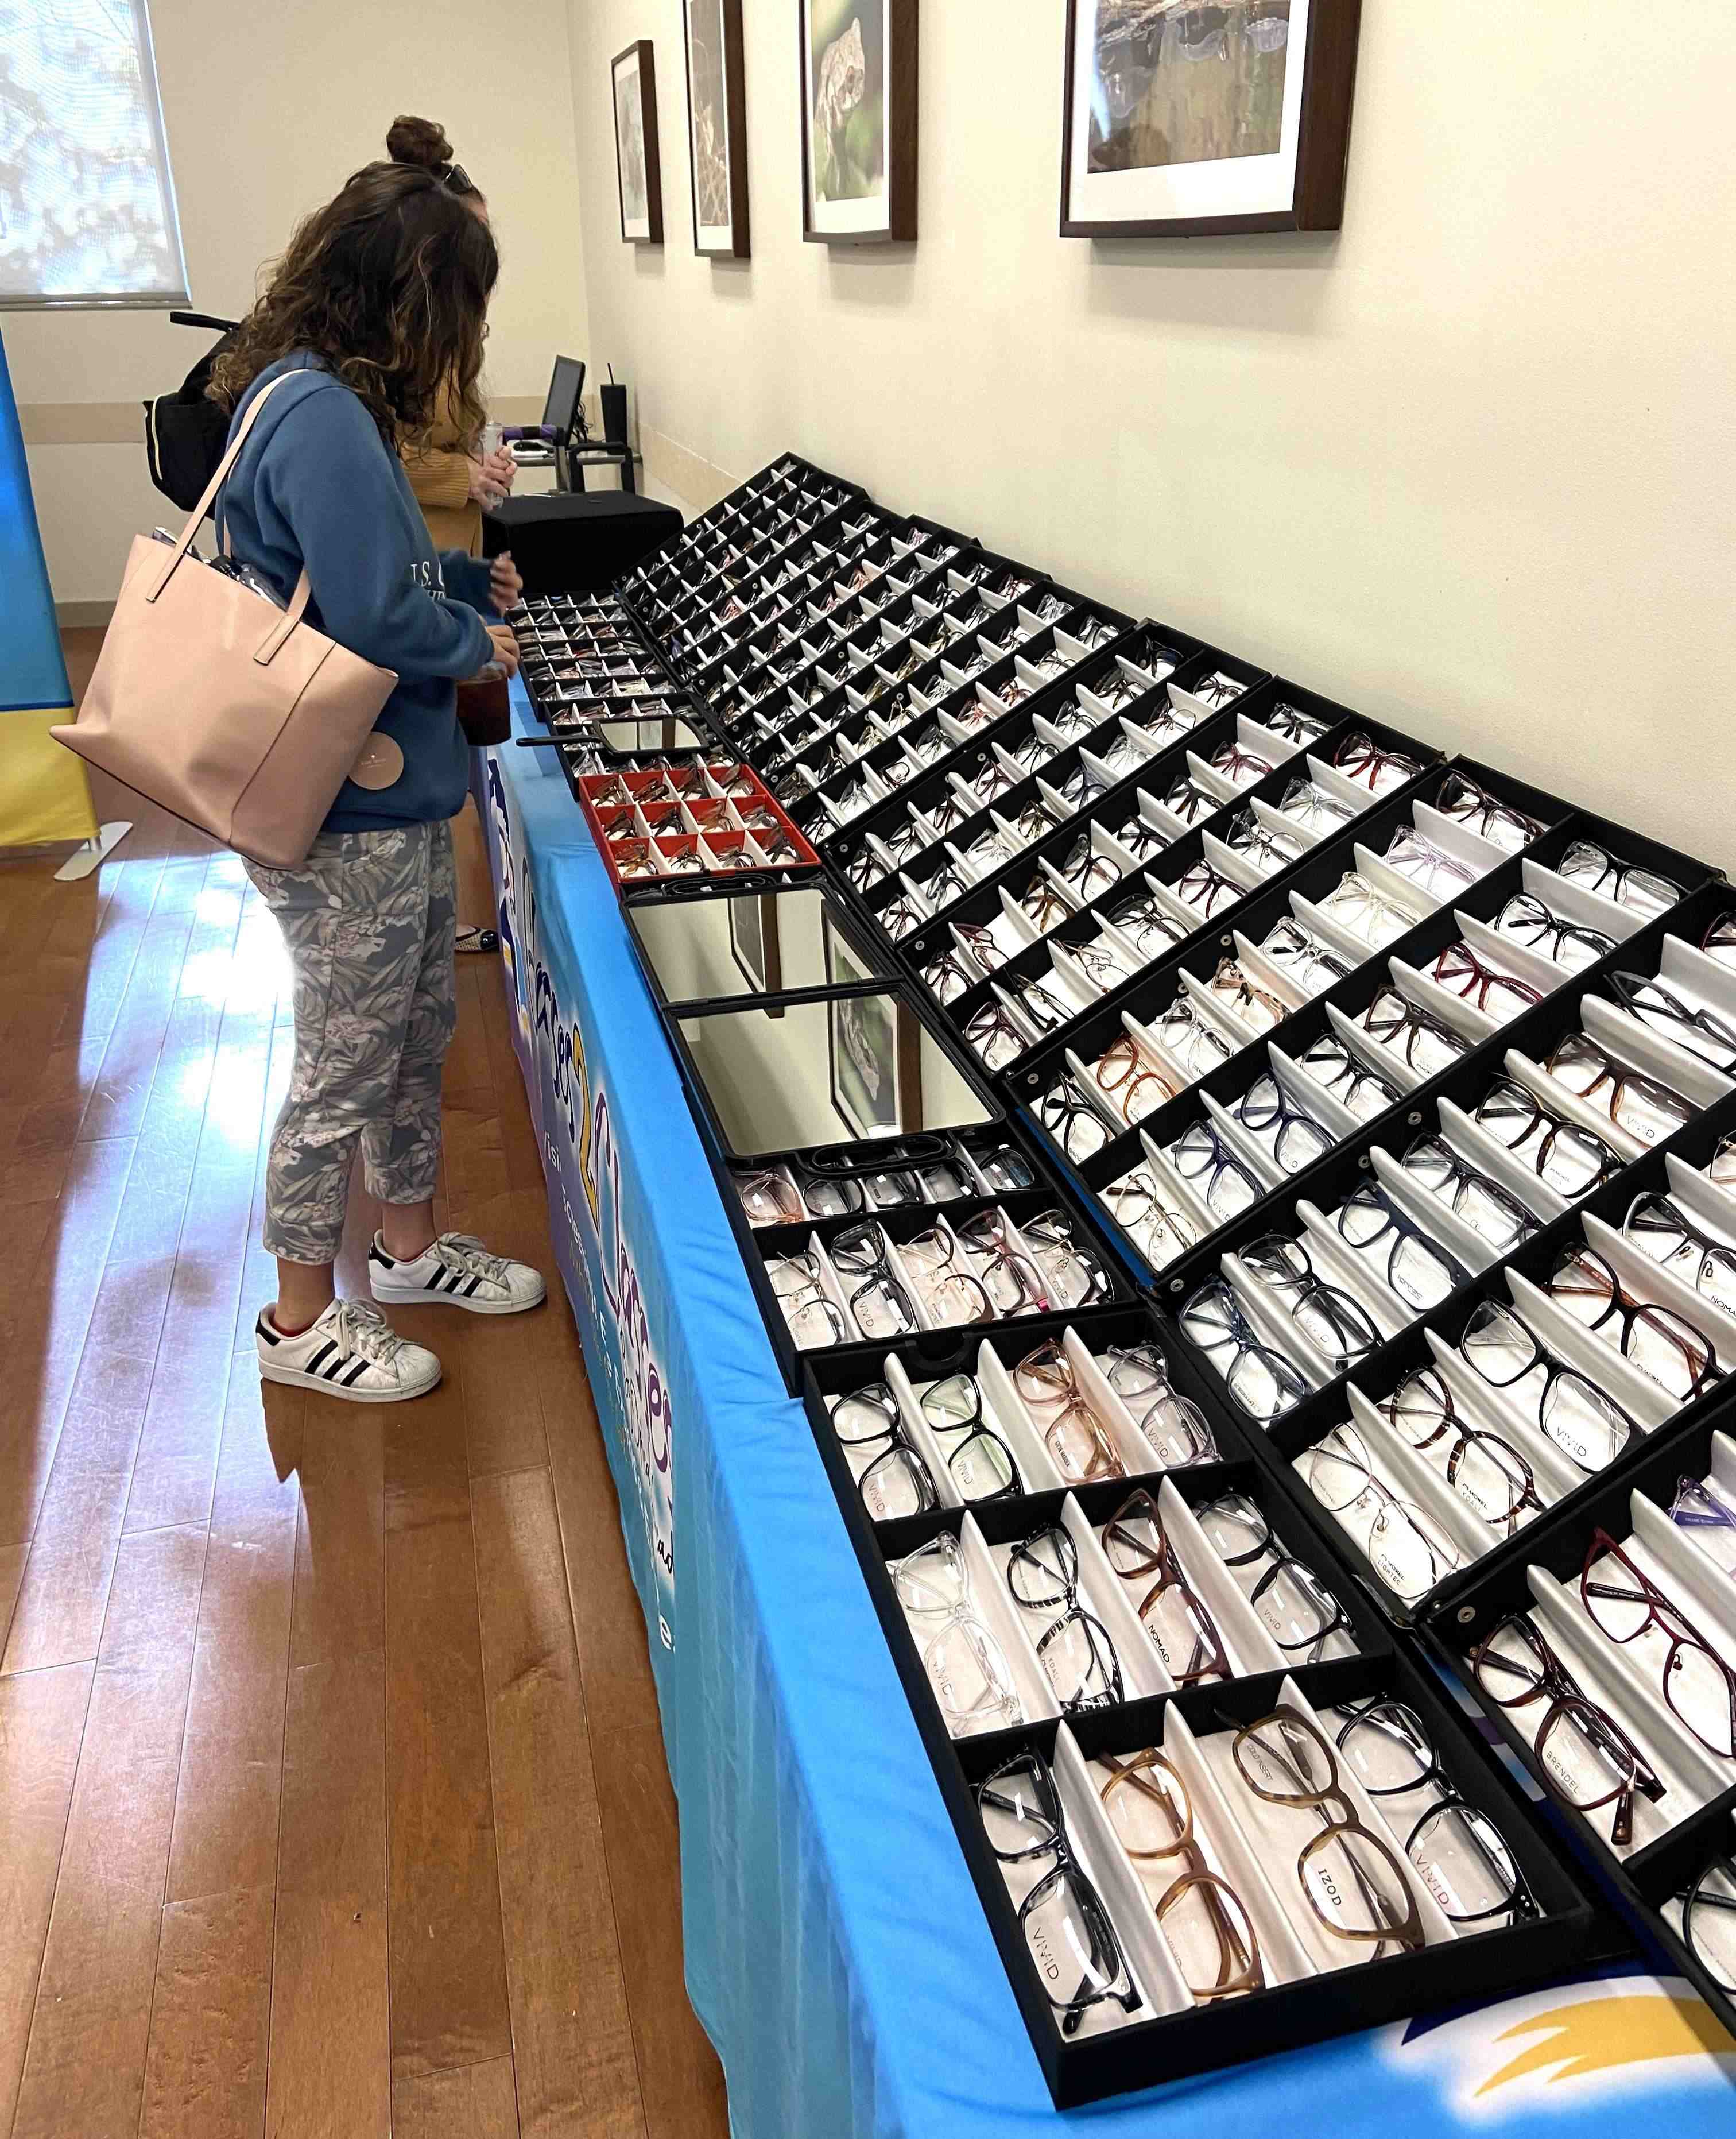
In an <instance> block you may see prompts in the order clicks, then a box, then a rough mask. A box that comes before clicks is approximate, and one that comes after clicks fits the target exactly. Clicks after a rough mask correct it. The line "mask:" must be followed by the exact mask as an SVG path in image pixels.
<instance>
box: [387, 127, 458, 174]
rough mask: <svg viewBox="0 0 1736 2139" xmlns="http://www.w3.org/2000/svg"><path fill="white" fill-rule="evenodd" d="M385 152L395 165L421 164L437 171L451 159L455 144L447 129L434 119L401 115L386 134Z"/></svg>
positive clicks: (425, 168) (427, 168)
mask: <svg viewBox="0 0 1736 2139" xmlns="http://www.w3.org/2000/svg"><path fill="white" fill-rule="evenodd" d="M386 154H388V155H389V157H390V158H391V159H392V161H393V162H394V164H420V165H421V166H422V168H423V170H426V171H438V169H440V168H441V166H442V165H443V164H449V163H451V161H452V143H451V142H450V141H448V140H447V138H446V130H445V128H444V127H443V126H440V125H436V123H435V122H434V120H432V119H417V118H414V117H411V116H409V115H399V117H398V118H396V119H394V120H393V121H392V124H391V126H390V129H389V130H388V132H387V135H386Z"/></svg>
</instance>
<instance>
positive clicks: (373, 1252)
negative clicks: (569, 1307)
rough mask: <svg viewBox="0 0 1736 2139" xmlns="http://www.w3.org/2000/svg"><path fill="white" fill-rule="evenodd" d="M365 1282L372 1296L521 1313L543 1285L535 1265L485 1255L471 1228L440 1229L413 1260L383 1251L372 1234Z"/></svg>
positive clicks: (533, 1304) (473, 1310)
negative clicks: (443, 1231)
mask: <svg viewBox="0 0 1736 2139" xmlns="http://www.w3.org/2000/svg"><path fill="white" fill-rule="evenodd" d="M368 1282H369V1284H370V1285H372V1286H373V1288H374V1298H375V1299H376V1300H397V1301H399V1302H400V1303H401V1304H403V1305H404V1306H406V1307H464V1308H468V1309H469V1310H470V1312H471V1313H472V1314H523V1313H524V1311H525V1309H526V1308H527V1307H536V1306H539V1305H540V1304H541V1302H542V1300H543V1298H544V1296H545V1294H546V1292H547V1290H548V1288H547V1286H546V1285H544V1283H543V1281H542V1274H541V1272H540V1270H532V1269H531V1265H530V1264H529V1263H516V1262H514V1261H513V1260H512V1259H511V1256H510V1255H491V1253H490V1252H489V1251H488V1250H487V1248H485V1247H484V1246H482V1242H481V1241H479V1240H477V1238H476V1236H475V1235H474V1234H472V1233H442V1234H441V1235H440V1236H439V1238H438V1240H436V1241H433V1243H431V1245H430V1246H428V1247H425V1248H424V1249H423V1251H422V1253H421V1254H420V1255H418V1256H417V1257H416V1259H415V1260H414V1261H413V1262H404V1261H402V1260H396V1259H394V1257H393V1256H391V1255H388V1254H387V1253H386V1250H385V1243H384V1241H382V1240H381V1239H380V1236H379V1234H378V1233H376V1234H375V1235H374V1245H373V1246H372V1247H370V1248H369V1251H368Z"/></svg>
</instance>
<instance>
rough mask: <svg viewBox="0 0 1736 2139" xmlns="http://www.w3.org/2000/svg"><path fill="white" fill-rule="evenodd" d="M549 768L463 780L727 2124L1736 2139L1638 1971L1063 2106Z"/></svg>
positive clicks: (789, 2138)
mask: <svg viewBox="0 0 1736 2139" xmlns="http://www.w3.org/2000/svg"><path fill="white" fill-rule="evenodd" d="M516 720H517V722H519V725H520V727H521V731H523V732H534V729H533V727H532V724H531V722H530V720H529V717H528V713H527V710H526V707H525V706H524V704H523V703H522V701H521V702H520V703H519V704H518V707H517V711H516ZM552 757H553V754H552V752H550V751H544V750H537V751H529V750H520V749H517V748H516V747H512V746H508V747H506V748H505V749H502V750H499V751H490V752H488V753H487V754H486V756H484V758H483V759H482V764H481V768H480V771H479V778H478V800H479V802H480V803H481V805H482V810H483V816H484V820H485V822H486V824H487V828H488V838H489V846H490V854H491V864H492V867H493V869H494V872H495V882H496V890H497V893H498V903H499V926H500V928H501V935H502V938H503V942H504V944H505V947H506V957H507V958H508V962H509V964H510V967H511V972H512V976H513V982H514V986H515V989H516V996H517V1001H518V1008H519V1030H518V1034H517V1043H518V1046H519V1050H520V1059H521V1063H522V1065H523V1066H524V1069H525V1073H526V1083H527V1085H528V1087H529V1089H530V1092H531V1104H532V1107H533V1109H534V1110H535V1117H536V1122H537V1127H538V1130H539V1133H540V1138H541V1143H542V1148H543V1154H544V1164H545V1169H546V1171H547V1174H548V1181H549V1200H550V1219H551V1226H552V1232H553V1236H554V1244H555V1253H556V1256H557V1260H558V1261H559V1263H560V1270H561V1275H562V1276H563V1278H564V1280H565V1283H566V1286H567V1290H568V1291H569V1293H570V1295H571V1298H572V1300H573V1304H574V1308H575V1313H576V1314H577V1316H578V1319H579V1327H580V1330H581V1332H582V1334H583V1337H584V1348H585V1354H586V1358H587V1361H588V1363H589V1367H590V1371H591V1376H592V1380H593V1383H594V1390H595V1394H596V1399H597V1409H598V1413H599V1417H600V1418H601V1420H602V1422H603V1427H604V1437H605V1440H606V1442H607V1444H608V1451H609V1461H610V1464H611V1466H612V1468H613V1470H614V1476H615V1481H616V1483H617V1486H618V1487H619V1493H620V1500H621V1518H622V1525H623V1530H625V1533H626V1537H627V1544H628V1551H629V1554H630V1556H631V1559H632V1564H633V1573H634V1576H635V1579H636V1580H637V1582H638V1588H639V1594H640V1597H641V1599H642V1601H643V1604H644V1608H645V1619H646V1625H647V1627H648V1632H649V1639H650V1647H651V1656H652V1662H653V1666H654V1667H655V1671H656V1677H657V1687H658V1700H659V1702H660V1704H661V1706H662V1711H663V1735H664V1740H665V1744H666V1746H667V1749H668V1756H669V1765H670V1772H671V1774H672V1777H673V1779H674V1783H675V1788H676V1791H677V1796H678V1797H679V1799H680V1804H681V1845H682V1907H683V1921H684V1935H685V1940H686V1953H687V1985H688V1990H689V1992H690V1994H691V1995H692V2001H693V2005H694V2009H695V2010H696V2011H697V2013H698V2014H699V2016H700V2019H702V2021H703V2023H704V2024H705V2026H706V2028H707V2031H708V2032H709V2034H710V2035H711V2037H712V2040H713V2042H714V2043H715V2044H716V2046H717V2049H718V2053H719V2055H720V2056H721V2058H722V2061H723V2064H724V2068H725V2071H726V2075H727V2078H728V2083H729V2095H730V2106H731V2122H732V2125H733V2127H734V2131H735V2133H736V2139H943V2135H944V2139H1015V2135H1024V2134H1035V2133H1044V2134H1054V2133H1059V2132H1060V2131H1061V2130H1063V2129H1064V2127H1066V2126H1068V2125H1071V2124H1083V2123H1088V2124H1089V2125H1090V2127H1092V2129H1093V2132H1102V2133H1103V2139H1151V2135H1155V2134H1157V2133H1159V2132H1165V2133H1169V2132H1204V2131H1205V2130H1206V2129H1208V2128H1210V2131H1211V2132H1212V2134H1213V2139H1235V2136H1236V2135H1241V2134H1244V2133H1245V2134H1248V2135H1249V2136H1250V2139H1252V2135H1255V2134H1259V2135H1261V2139H1270V2135H1271V2134H1273V2133H1274V2132H1278V2131H1280V2130H1282V2129H1284V2127H1286V2126H1289V2127H1293V2128H1296V2129H1299V2130H1302V2131H1307V2132H1316V2131H1318V2132H1323V2133H1325V2132H1330V2133H1331V2134H1333V2139H1391V2133H1392V2132H1395V2131H1400V2130H1402V2131H1403V2132H1406V2135H1407V2139H1430V2135H1435V2134H1441V2135H1446V2134H1451V2133H1455V2132H1459V2131H1460V2130H1461V2129H1462V2128H1465V2127H1488V2126H1491V2125H1493V2126H1498V2127H1500V2129H1501V2130H1502V2132H1504V2133H1510V2134H1513V2135H1516V2139H1529V2135H1530V2134H1532V2133H1533V2132H1535V2133H1536V2134H1537V2135H1538V2139H1542V2135H1543V2134H1544V2133H1546V2132H1547V2133H1551V2134H1555V2135H1558V2139H1578V2135H1580V2134H1583V2135H1585V2139H1610V2135H1611V2132H1612V2130H1615V2129H1616V2128H1618V2127H1617V2125H1616V2120H1618V2119H1619V2120H1621V2125H1620V2128H1621V2129H1622V2130H1623V2131H1624V2132H1626V2133H1630V2134H1631V2133H1632V2132H1636V2131H1638V2132H1646V2133H1662V2132H1664V2131H1665V2129H1666V2128H1667V2129H1669V2130H1670V2132H1672V2133H1673V2134H1675V2135H1678V2139H1683V2136H1684V2135H1688V2136H1690V2139H1691V2135H1697V2134H1699V2133H1701V2132H1704V2133H1706V2134H1708V2135H1710V2134H1711V2133H1712V2132H1714V2131H1721V2132H1729V2130H1730V2129H1731V2128H1732V2126H1731V2117H1732V2112H1733V2109H1736V2098H1733V2096H1732V2093H1731V2091H1730V2090H1731V2084H1732V2082H1733V2080H1736V2050H1733V2049H1732V2048H1731V2046H1730V2045H1729V2043H1728V2041H1726V2040H1725V2039H1723V2038H1722V2037H1720V2036H1719V2035H1718V2034H1717V2032H1716V2030H1715V2028H1714V2026H1713V2024H1711V2022H1710V2019H1709V2015H1708V2014H1707V2013H1706V2010H1705V2008H1704V2005H1703V2004H1700V2003H1699V2000H1697V1999H1696V1998H1694V1997H1693V1996H1692V1995H1691V1994H1690V1993H1689V1992H1688V1990H1687V1989H1686V1987H1685V1985H1681V1984H1680V1983H1674V1984H1661V1983H1659V1982H1657V1981H1655V1980H1652V1979H1651V1978H1650V1977H1646V1976H1644V1975H1638V1974H1636V1973H1633V1972H1617V1973H1615V1974H1612V1975H1606V1976H1602V1977H1600V1978H1598V1979H1597V1980H1587V1981H1586V1982H1582V1983H1576V1984H1570V1985H1558V1986H1555V1987H1553V1988H1551V1989H1549V1990H1545V1991H1542V1992H1539V1993H1537V1994H1534V1995H1530V1996H1528V1997H1525V1998H1522V1999H1515V2000H1508V2001H1505V2002H1504V2003H1502V2004H1499V2005H1495V2006H1491V2007H1486V2008H1482V2009H1475V2010H1472V2011H1469V2012H1463V2013H1459V2014H1449V2015H1445V2016H1440V2017H1439V2018H1438V2019H1435V2021H1433V2022H1432V2023H1425V2024H1418V2025H1416V2026H1414V2027H1411V2028H1404V2027H1400V2028H1393V2029H1382V2030H1380V2031H1377V2032H1376V2033H1373V2034H1363V2035H1361V2036H1354V2037H1351V2038H1348V2039H1344V2040H1342V2041H1340V2042H1337V2043H1334V2044H1328V2045H1325V2046H1323V2047H1322V2048H1318V2049H1316V2050H1311V2051H1307V2052H1303V2053H1297V2054H1295V2055H1293V2056H1290V2057H1287V2058H1274V2059H1271V2060H1269V2061H1268V2062H1266V2063H1262V2064H1258V2065H1250V2066H1246V2067H1243V2068H1239V2069H1237V2070H1235V2071H1233V2072H1229V2073H1221V2074H1218V2075H1215V2076H1213V2077H1210V2078H1203V2079H1198V2080H1193V2081H1188V2082H1185V2083H1177V2084H1176V2085H1174V2086H1171V2087H1169V2088H1158V2089H1155V2090H1153V2091H1152V2092H1150V2093H1147V2094H1144V2095H1142V2096H1139V2097H1123V2098H1122V2099H1121V2100H1119V2101H1117V2102H1110V2103H1106V2104H1103V2105H1101V2106H1099V2107H1097V2108H1094V2109H1090V2110H1083V2111H1074V2112H1070V2113H1069V2114H1068V2116H1066V2117H1061V2116H1059V2115H1058V2114H1057V2112H1055V2111H1054V2109H1053V2107H1051V2106H1050V2103H1049V2097H1048V2093H1047V2091H1046V2089H1045V2088H1044V2083H1043V2078H1042V2075H1041V2073H1040V2072H1039V2068H1038V2066H1037V2062H1036V2058H1035V2057H1034V2053H1033V2052H1032V2050H1031V2048H1030V2044H1029V2039H1028V2038H1027V2037H1026V2034H1025V2032H1024V2024H1023V2022H1022V2020H1021V2019H1020V2015H1019V2012H1018V2009H1017V2008H1016V2006H1015V2004H1014V2002H1013V1997H1012V1994H1011V1991H1010V1989H1009V1988H1008V1985H1007V1981H1006V1977H1005V1971H1004V1970H1003V1968H1002V1966H1001V1963H1000V1955H999V1954H998V1952H997V1951H996V1949H995V1946H994V1943H993V1941H992V1940H991V1939H990V1935H989V1931H988V1927H987V1925H986V1923H985V1920H984V1917H983V1914H982V1911H981V1908H980V1905H979V1903H978V1901H977V1897H976V1890H975V1888H974V1887H972V1885H971V1878H970V1874H969V1873H968V1872H967V1871H966V1867H965V1862H964V1858H963V1857H962V1855H961V1852H960V1850H959V1848H958V1843H957V1840H956V1837H955V1835H954V1833H953V1832H952V1828H951V1823H950V1821H949V1820H948V1818H947V1817H946V1813H945V1810H944V1809H943V1808H942V1806H941V1799H940V1796H939V1793H938V1791H937V1790H936V1787H935V1784H934V1778H933V1774H932V1770H931V1769H930V1767H929V1765H928V1760H927V1755H926V1753H925V1752H924V1750H923V1749H922V1743H921V1740H919V1738H918V1737H917V1730H916V1726H915V1724H914V1723H913V1721H912V1719H911V1716H910V1712H909V1708H908V1705H907V1701H906V1699H905V1696H904V1692H903V1689H902V1686H901V1684H900V1682H899V1681H898V1678H897V1674H896V1672H894V1670H893V1667H892V1660H891V1657H890V1656H889V1655H888V1651H887V1647H886V1644H885V1642H884V1639H883V1636H882V1634H881V1631H880V1626H879V1623H878V1619H877V1618H875V1616H874V1612H873V1606H872V1604H871V1603H870V1602H869V1600H868V1592H867V1590H866V1588H865V1587H864V1585H863V1581H862V1579H861V1574H860V1571H859V1569H858V1567H857V1564H856V1561H855V1557H854V1554H853V1551H852V1549H851V1547H850V1544H849V1540H848V1536H847V1534H846V1533H845V1530H844V1524H843V1520H842V1518H841V1517H840V1515H839V1512H838V1509H837V1505H836V1503H835V1501H834V1498H833V1495H832V1490H831V1487H830V1486H829V1482H828V1481H827V1477H826V1475H825V1472H824V1469H823V1467H822V1466H821V1464H820V1461H819V1454H818V1452H817V1451H816V1450H815V1448H814V1443H813V1439H812V1437H811V1435H810V1433H809V1430H808V1426H807V1423H806V1421H805V1418H804V1416H803V1413H802V1412H801V1410H800V1407H799V1406H797V1405H796V1404H795V1402H792V1401H791V1400H790V1397H787V1396H786V1395H785V1392H784V1388H783V1384H782V1382H781V1380H780V1377H779V1373H778V1370H777V1367H776V1364H775V1361H774V1358H773V1356H772V1353H771V1348H770V1344H769V1342H768V1340H767V1339H766V1335H765V1329H764V1328H763V1326H762V1324H761V1323H760V1319H759V1314H758V1310H757V1309H756V1306H755V1304H754V1300H753V1295H752V1294H751V1291H750V1290H749V1288H748V1285H747V1282H746V1276H745V1275H744V1274H743V1271H742V1269H741V1259H740V1256H739V1254H738V1252H737V1251H736V1243H735V1239H734V1236H733V1235H732V1234H731V1231H730V1228H729V1225H728V1223H727V1221H726V1218H725V1216H724V1214H723V1211H722V1208H721V1204H720V1202H719V1201H718V1197H717V1194H716V1189H715V1187H714V1185H713V1183H712V1179H711V1177H710V1175H709V1172H708V1171H707V1165H706V1161H705V1158H704V1155H703V1153H702V1149H701V1148H700V1144H699V1142H698V1138H697V1132H696V1130H695V1128H694V1127H693V1123H692V1118H691V1116H690V1115H689V1113H688V1110H687V1103H686V1099H685V1097H684V1095H683V1093H682V1086H681V1084H680V1080H679V1079H678V1077H677V1073H676V1069H675V1065H674V1062H673V1060H672V1056H671V1055H670V1053H669V1050H668V1045H667V1043H666V1042H665V1040H664V1039H663V1033H662V1030H661V1027H660V1025H659V1024H658V1018H657V1015H656V1012H655V1011H654V1009H653V1005H652V1002H651V999H650V996H649V994H648V991H647V989H646V987H645V985H644V982H643V978H642V976H641V975H640V973H639V971H638V965H637V963H636V962H635V960H634V957H633V951H632V947H631V945H630V943H629V942H628V936H627V932H626V929H625V927H624V924H623V922H622V920H621V918H620V913H619V908H618V906H617V904H616V902H615V898H614V893H613V890H612V888H611V887H610V884H609V879H608V877H607V874H606V873H605V871H604V867H603V864H602V862H601V860H600V859H599V856H598V854H596V852H595V849H594V847H593V846H592V844H591V842H590V839H589V835H588V833H587V831H586V830H585V827H584V821H583V820H582V819H581V818H580V816H579V813H578V811H577V810H576V809H575V806H574V805H573V803H572V800H571V799H570V795H568V792H567V790H566V786H565V782H564V781H563V780H562V779H561V777H560V771H559V769H558V767H556V766H555V764H554V763H553V761H552ZM1345 1983H1346V1995H1347V1996H1350V1997H1354V1995H1355V1990H1354V1981H1353V1978H1352V1977H1348V1976H1347V1978H1346V1979H1345ZM1709 2044H1711V2045H1713V2047H1711V2048H1709V2047H1708V2046H1709Z"/></svg>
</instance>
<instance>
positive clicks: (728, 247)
mask: <svg viewBox="0 0 1736 2139" xmlns="http://www.w3.org/2000/svg"><path fill="white" fill-rule="evenodd" d="M682 9H683V12H684V13H685V15H686V17H687V22H686V30H687V175H688V177H689V178H690V179H692V184H693V250H694V251H695V252H708V253H712V254H714V255H718V256H721V257H724V258H726V259H734V260H746V258H747V257H748V249H749V248H748V230H747V85H746V76H745V72H744V70H743V66H742V61H741V0H682Z"/></svg>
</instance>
